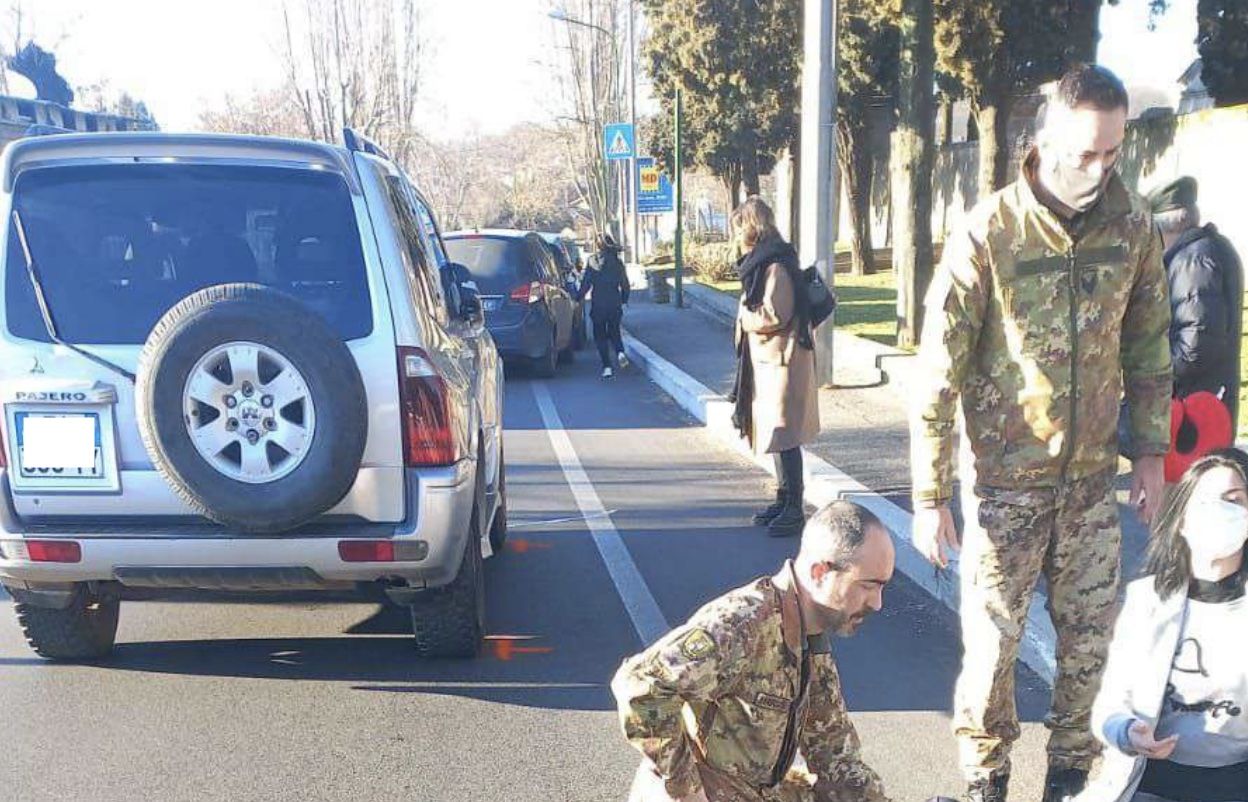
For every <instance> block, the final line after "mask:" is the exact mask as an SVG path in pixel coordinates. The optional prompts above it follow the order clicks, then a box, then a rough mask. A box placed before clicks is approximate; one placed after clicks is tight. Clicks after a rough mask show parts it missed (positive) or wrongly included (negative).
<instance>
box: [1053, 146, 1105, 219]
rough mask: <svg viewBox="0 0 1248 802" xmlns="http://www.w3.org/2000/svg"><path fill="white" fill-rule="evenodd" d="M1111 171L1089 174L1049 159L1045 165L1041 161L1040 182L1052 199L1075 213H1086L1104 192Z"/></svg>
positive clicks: (1054, 159)
mask: <svg viewBox="0 0 1248 802" xmlns="http://www.w3.org/2000/svg"><path fill="white" fill-rule="evenodd" d="M1112 169H1113V168H1107V169H1103V170H1101V171H1100V172H1089V171H1087V170H1083V169H1080V168H1078V167H1072V166H1070V165H1068V164H1063V163H1062V162H1061V161H1060V160H1058V159H1056V158H1053V159H1049V160H1048V163H1047V164H1046V163H1045V160H1044V159H1041V170H1040V180H1041V182H1042V183H1043V184H1044V186H1045V188H1046V189H1048V190H1049V192H1051V193H1053V197H1055V198H1057V199H1058V200H1060V201H1061V202H1062V203H1064V204H1066V205H1067V206H1069V207H1070V208H1072V209H1074V210H1075V211H1077V212H1086V211H1087V210H1088V209H1091V208H1092V207H1093V206H1095V205H1096V202H1097V201H1098V200H1100V198H1101V195H1102V194H1103V193H1104V192H1105V187H1106V185H1108V184H1109V176H1110V173H1111V172H1112Z"/></svg>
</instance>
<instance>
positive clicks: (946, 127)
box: [937, 98, 953, 145]
mask: <svg viewBox="0 0 1248 802" xmlns="http://www.w3.org/2000/svg"><path fill="white" fill-rule="evenodd" d="M937 144H939V145H951V144H953V101H952V100H950V99H949V98H945V99H944V100H942V101H941V102H940V134H939V135H938V136H937Z"/></svg>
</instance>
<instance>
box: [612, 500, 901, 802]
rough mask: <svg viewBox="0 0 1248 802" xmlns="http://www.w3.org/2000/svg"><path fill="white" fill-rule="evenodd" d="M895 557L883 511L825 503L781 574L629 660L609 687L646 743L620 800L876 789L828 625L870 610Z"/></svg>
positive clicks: (628, 729)
mask: <svg viewBox="0 0 1248 802" xmlns="http://www.w3.org/2000/svg"><path fill="white" fill-rule="evenodd" d="M893 563H894V554H893V544H892V540H891V539H890V538H889V534H888V532H887V530H885V528H884V526H883V524H881V523H880V521H879V519H877V518H876V517H875V516H874V515H872V514H871V513H870V512H869V511H867V510H865V509H863V508H862V507H859V506H857V505H855V504H851V503H849V502H843V501H840V502H836V503H833V504H831V505H829V506H827V507H825V508H824V509H823V510H822V511H820V512H819V513H818V514H817V515H816V516H815V517H813V518H812V519H811V520H810V521H809V522H808V523H807V525H806V529H805V532H804V533H803V535H802V545H801V549H800V551H799V553H798V556H797V559H796V560H791V561H787V562H786V563H785V564H784V566H783V567H782V568H781V569H780V571H779V573H777V574H776V575H775V576H772V577H765V578H762V579H759V580H756V581H755V582H752V583H750V584H749V585H746V586H745V587H743V588H739V589H737V590H734V591H731V592H729V593H727V594H726V595H724V596H721V597H720V598H718V599H716V600H714V601H712V602H711V603H710V604H708V605H706V606H705V607H703V608H702V609H701V610H699V611H698V612H697V613H696V614H695V615H694V616H693V618H691V619H690V620H689V622H688V623H686V624H685V625H684V626H681V627H677V628H676V629H675V630H673V631H672V632H671V633H669V634H668V635H666V636H665V637H663V638H662V639H660V640H659V642H658V643H656V644H655V645H654V646H652V647H650V648H649V649H647V650H646V651H644V652H642V653H641V654H639V655H636V656H634V657H632V658H629V659H628V660H626V661H625V663H624V665H623V666H622V667H621V668H620V670H619V672H618V673H617V674H616V676H615V680H614V681H613V682H612V684H611V689H612V691H613V692H614V693H615V698H616V700H617V703H618V705H619V710H620V718H621V719H622V721H623V724H624V733H625V736H626V737H627V738H628V739H629V741H630V742H631V743H632V744H633V745H634V746H635V747H636V748H637V749H638V750H639V751H640V752H641V753H642V754H643V755H644V756H645V760H643V761H642V765H641V768H640V769H639V770H638V773H637V778H636V780H635V782H634V785H633V791H632V795H631V797H630V799H631V800H632V801H633V802H665V801H666V800H674V801H675V802H702V800H706V802H755V801H756V800H757V801H759V802H762V801H766V802H833V801H834V800H845V801H846V802H849V800H854V801H855V802H886V800H887V798H886V797H885V796H884V790H883V787H882V785H881V783H880V779H879V777H878V776H877V775H876V773H875V772H874V771H872V770H871V769H870V768H869V767H868V766H867V765H866V764H865V763H863V761H862V759H861V757H860V755H859V742H858V735H857V733H856V732H855V731H854V726H853V724H852V723H850V720H849V715H848V714H847V713H846V710H845V702H844V699H843V698H842V695H841V683H840V677H839V676H838V674H837V670H836V663H835V662H834V661H833V658H832V654H831V649H830V647H829V640H828V636H829V635H830V634H833V633H835V634H838V635H851V634H853V632H854V631H855V630H857V629H858V627H859V626H860V625H861V624H862V622H863V621H864V620H865V619H866V618H867V616H869V615H870V614H871V613H873V612H877V611H878V610H879V609H880V607H881V606H882V604H883V592H884V586H885V585H886V584H888V582H889V580H890V579H891V578H892V575H893Z"/></svg>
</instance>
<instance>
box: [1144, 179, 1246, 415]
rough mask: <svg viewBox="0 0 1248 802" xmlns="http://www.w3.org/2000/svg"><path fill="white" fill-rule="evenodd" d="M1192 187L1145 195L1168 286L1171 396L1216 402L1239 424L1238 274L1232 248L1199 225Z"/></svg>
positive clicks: (1189, 183)
mask: <svg viewBox="0 0 1248 802" xmlns="http://www.w3.org/2000/svg"><path fill="white" fill-rule="evenodd" d="M1196 192H1197V185H1196V180H1195V179H1194V178H1190V177H1184V178H1180V179H1178V180H1177V181H1175V182H1173V183H1171V184H1167V185H1166V186H1164V187H1162V188H1161V189H1159V190H1157V191H1156V192H1154V193H1153V194H1152V195H1150V196H1149V200H1150V202H1151V204H1152V208H1153V222H1154V223H1155V224H1156V225H1157V228H1158V229H1159V230H1160V231H1161V236H1162V241H1163V243H1164V245H1165V248H1166V251H1165V256H1164V259H1165V264H1166V273H1167V275H1168V277H1169V280H1170V308H1171V322H1170V355H1171V359H1172V361H1173V362H1174V394H1175V395H1176V396H1177V397H1179V398H1184V397H1186V396H1188V395H1191V394H1192V393H1195V392H1199V391H1202V390H1204V391H1208V392H1211V393H1213V394H1214V395H1219V396H1221V398H1222V400H1223V402H1224V403H1226V405H1227V408H1228V409H1230V412H1231V421H1232V431H1234V427H1235V426H1237V425H1238V412H1239V410H1238V407H1239V384H1240V376H1239V352H1240V336H1241V334H1242V332H1243V303H1242V300H1243V297H1244V276H1243V267H1242V265H1241V263H1240V260H1239V256H1238V255H1237V254H1236V253H1235V248H1234V247H1233V246H1232V245H1231V243H1230V241H1229V240H1228V239H1227V238H1226V237H1224V236H1222V235H1221V234H1219V233H1218V230H1217V228H1216V227H1214V226H1213V225H1212V224H1208V225H1203V226H1202V225H1201V224H1200V210H1199V208H1198V207H1197V205H1196Z"/></svg>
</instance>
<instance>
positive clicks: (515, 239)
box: [445, 229, 576, 378]
mask: <svg viewBox="0 0 1248 802" xmlns="http://www.w3.org/2000/svg"><path fill="white" fill-rule="evenodd" d="M445 240H446V251H447V254H448V256H449V258H450V260H451V261H452V262H455V263H458V264H461V265H463V266H464V267H466V268H467V269H468V272H469V273H471V274H472V278H473V280H474V281H475V282H476V284H477V291H478V292H479V294H480V298H481V305H482V307H483V309H484V311H485V324H486V327H487V328H489V330H490V334H491V335H492V336H493V337H494V342H495V344H496V345H497V346H498V353H499V355H500V356H502V357H503V358H504V359H509V360H525V361H528V362H530V363H531V364H532V365H533V366H534V368H535V369H536V371H537V373H538V375H539V376H543V377H547V378H548V377H550V376H553V375H555V367H556V364H557V362H567V361H570V360H571V358H572V354H573V351H574V350H575V347H576V341H575V339H574V334H575V331H576V297H575V293H574V292H573V291H571V290H570V289H569V287H568V286H567V285H566V284H565V278H564V276H562V275H560V272H559V267H558V265H557V264H556V262H555V259H554V257H553V256H552V255H551V252H550V250H549V249H548V248H547V246H546V243H545V242H543V240H542V239H541V237H540V236H539V235H537V234H535V233H533V232H530V231H512V230H500V229H488V230H487V229H482V230H480V231H457V232H452V233H450V234H447V235H446V237H445Z"/></svg>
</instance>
